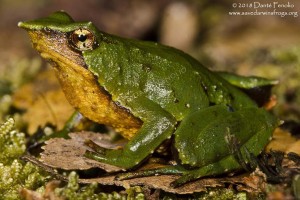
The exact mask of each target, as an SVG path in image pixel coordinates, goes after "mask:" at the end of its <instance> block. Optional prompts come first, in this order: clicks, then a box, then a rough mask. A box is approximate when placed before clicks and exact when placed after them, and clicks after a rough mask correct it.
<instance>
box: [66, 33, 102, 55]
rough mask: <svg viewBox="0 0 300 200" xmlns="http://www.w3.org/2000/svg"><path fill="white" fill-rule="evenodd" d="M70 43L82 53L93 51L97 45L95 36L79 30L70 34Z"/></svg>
mask: <svg viewBox="0 0 300 200" xmlns="http://www.w3.org/2000/svg"><path fill="white" fill-rule="evenodd" d="M69 41H70V43H71V45H72V46H73V47H75V48H76V49H78V50H80V51H84V50H91V49H93V47H94V46H95V44H96V41H95V36H94V34H93V33H92V32H91V31H89V30H87V29H77V30H75V31H73V32H71V33H70V37H69Z"/></svg>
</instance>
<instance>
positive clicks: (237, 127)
mask: <svg viewBox="0 0 300 200" xmlns="http://www.w3.org/2000/svg"><path fill="white" fill-rule="evenodd" d="M276 123H277V120H276V119H275V118H274V117H273V116H272V115H270V114H269V113H268V112H266V111H265V110H263V109H259V108H256V107H253V108H246V109H243V110H239V111H236V112H231V111H230V109H228V108H227V106H224V105H216V106H212V107H209V108H207V109H204V110H199V111H196V112H194V113H191V114H190V115H189V116H187V117H186V118H185V119H184V120H183V121H182V122H181V124H180V126H179V127H178V129H177V131H176V132H175V147H176V149H177V150H178V155H179V159H180V160H181V162H182V164H187V165H190V166H193V167H202V166H206V165H209V164H211V163H214V162H216V161H219V160H221V159H222V158H224V157H225V156H227V155H229V154H230V153H231V152H230V144H229V142H228V137H234V138H235V139H236V140H237V141H238V142H239V144H240V146H245V147H246V148H247V149H248V150H249V151H250V152H251V153H253V154H255V155H257V154H259V153H260V151H261V150H262V149H263V148H264V146H265V145H266V144H267V142H268V141H269V138H270V137H271V134H272V132H273V130H274V127H275V126H276ZM251 138H252V139H251ZM250 139H251V140H250ZM229 170H230V169H229Z"/></svg>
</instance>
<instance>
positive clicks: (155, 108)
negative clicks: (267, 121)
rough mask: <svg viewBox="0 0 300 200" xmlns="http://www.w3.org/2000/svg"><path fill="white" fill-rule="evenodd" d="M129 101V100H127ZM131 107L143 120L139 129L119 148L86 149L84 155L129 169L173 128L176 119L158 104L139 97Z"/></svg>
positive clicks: (152, 149) (168, 135)
mask: <svg viewBox="0 0 300 200" xmlns="http://www.w3.org/2000/svg"><path fill="white" fill-rule="evenodd" d="M129 103H131V102H129ZM131 104H133V105H131V108H132V107H133V110H135V111H136V112H135V113H134V114H135V115H136V116H139V117H140V119H141V120H142V121H143V125H142V127H141V129H140V130H139V131H138V132H137V134H136V135H135V136H134V137H133V138H132V139H131V140H130V141H129V142H128V143H127V144H126V145H125V147H124V148H123V149H120V150H105V151H102V152H101V151H98V152H93V151H87V152H86V154H85V156H86V157H88V158H91V159H94V160H97V161H99V162H104V163H107V164H111V165H114V166H118V167H121V168H125V169H129V168H132V167H134V166H136V165H137V164H139V163H140V162H141V161H142V160H143V159H145V158H146V157H147V156H148V155H150V154H151V153H153V151H154V150H155V149H156V148H157V147H158V146H159V145H160V144H161V143H162V142H163V141H164V140H166V139H167V138H170V137H171V135H172V133H173V132H174V130H175V125H176V119H175V118H174V117H173V116H172V115H171V114H170V113H168V112H167V111H166V110H164V109H163V108H162V107H161V106H160V105H158V104H156V103H155V102H153V101H151V100H149V99H147V98H145V97H140V98H138V99H135V101H134V103H131Z"/></svg>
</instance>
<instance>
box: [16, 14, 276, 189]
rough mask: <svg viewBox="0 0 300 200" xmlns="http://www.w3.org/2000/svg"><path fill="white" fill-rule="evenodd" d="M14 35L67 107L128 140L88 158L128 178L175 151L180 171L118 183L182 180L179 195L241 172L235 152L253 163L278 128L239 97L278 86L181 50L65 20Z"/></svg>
mask: <svg viewBox="0 0 300 200" xmlns="http://www.w3.org/2000/svg"><path fill="white" fill-rule="evenodd" d="M18 25H19V27H22V28H24V29H26V30H27V31H28V33H29V35H30V37H31V40H32V44H33V47H34V48H35V49H36V50H37V51H38V52H39V53H40V54H41V56H42V57H43V58H44V59H46V60H47V61H49V63H50V64H51V65H52V66H53V69H54V70H55V72H56V76H57V78H58V80H59V81H60V84H61V86H62V89H63V91H64V93H65V96H66V98H67V100H68V101H69V102H70V104H71V105H72V106H73V107H74V108H75V109H76V110H78V111H79V112H80V113H81V114H82V115H84V116H85V117H87V118H89V119H91V120H92V121H95V122H97V123H100V124H105V125H107V126H110V127H112V128H114V129H115V130H116V131H117V132H118V133H120V134H121V135H122V136H123V137H125V138H127V139H128V143H127V144H126V145H125V146H124V147H123V148H121V149H120V148H118V149H104V148H102V147H99V146H97V145H96V144H92V145H91V142H87V144H90V146H93V151H87V152H86V154H85V155H86V156H87V157H89V158H91V159H94V160H97V161H99V162H103V163H107V164H111V165H115V166H118V167H121V168H123V169H124V170H130V169H133V168H134V167H136V166H138V165H139V164H140V163H142V162H143V161H144V160H146V159H147V158H148V157H149V156H150V155H151V154H153V152H155V151H156V150H157V149H158V148H159V147H160V145H161V144H163V142H164V141H166V140H170V141H172V142H171V143H172V147H173V151H172V154H173V155H174V158H176V160H177V162H176V164H174V165H170V166H168V167H163V168H159V169H154V170H149V171H146V172H140V173H131V174H130V173H128V174H127V175H126V174H125V175H123V176H122V175H121V176H120V177H119V178H123V179H124V178H131V177H136V176H144V175H145V176H146V175H153V174H178V175H181V176H180V178H178V179H177V180H175V181H174V182H173V183H172V185H173V186H174V187H175V186H180V185H182V184H184V183H186V182H188V181H191V180H195V179H198V178H201V177H205V176H214V175H219V174H223V173H227V172H231V171H236V170H239V169H241V168H242V167H241V164H240V162H239V161H238V160H237V159H236V156H234V153H233V151H232V148H231V147H232V144H231V143H232V142H233V141H236V143H238V145H236V146H237V147H238V149H237V150H238V151H239V152H240V153H241V155H242V156H243V157H246V156H247V155H248V154H249V153H251V154H253V155H258V154H259V153H260V152H261V151H262V150H263V149H264V147H265V145H266V144H267V143H268V142H269V140H270V138H271V136H272V132H273V130H274V129H275V128H276V127H277V126H278V124H279V120H278V119H277V118H276V117H274V116H273V115H271V114H270V113H269V112H267V111H266V110H265V109H264V108H260V107H258V106H257V104H256V103H255V102H254V101H253V100H252V99H251V98H249V97H248V96H247V95H246V94H245V93H244V92H242V91H241V90H240V89H239V87H240V88H252V87H257V86H261V85H268V84H274V83H275V82H274V81H271V80H267V79H263V78H258V77H251V78H249V79H247V78H244V77H243V78H242V77H239V76H237V75H228V74H224V73H217V72H212V71H210V70H209V69H207V68H206V67H204V66H203V65H201V64H200V63H199V62H198V61H197V60H196V59H194V58H193V57H191V56H189V55H188V54H186V53H184V52H182V51H180V50H178V49H175V48H172V47H168V46H164V45H161V44H158V43H155V42H148V41H138V40H134V39H125V38H122V37H118V36H115V35H111V34H108V33H105V32H102V31H99V30H98V29H97V28H96V27H95V26H94V25H93V23H92V22H75V21H74V20H73V19H72V18H71V17H70V16H69V15H68V14H67V13H65V12H63V11H59V12H55V13H53V14H51V15H50V16H48V17H46V18H41V19H37V20H32V21H26V22H20V23H19V24H18ZM237 86H239V87H237Z"/></svg>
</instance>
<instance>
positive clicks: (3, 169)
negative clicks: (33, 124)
mask: <svg viewBox="0 0 300 200" xmlns="http://www.w3.org/2000/svg"><path fill="white" fill-rule="evenodd" d="M13 128H14V120H13V119H12V118H10V119H8V120H7V121H6V122H5V123H3V124H2V125H1V126H0V194H1V195H0V199H20V195H19V191H20V189H22V188H24V187H25V188H27V189H31V190H36V189H38V188H40V187H42V186H43V185H44V184H45V182H46V181H47V177H46V176H45V175H43V174H42V172H41V171H40V169H38V168H37V167H36V166H34V165H32V164H31V163H24V162H22V161H21V160H19V157H20V156H21V155H22V154H23V153H24V152H25V134H23V133H20V132H18V131H16V130H13Z"/></svg>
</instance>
